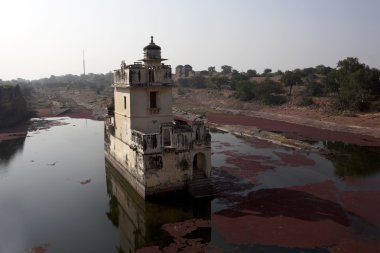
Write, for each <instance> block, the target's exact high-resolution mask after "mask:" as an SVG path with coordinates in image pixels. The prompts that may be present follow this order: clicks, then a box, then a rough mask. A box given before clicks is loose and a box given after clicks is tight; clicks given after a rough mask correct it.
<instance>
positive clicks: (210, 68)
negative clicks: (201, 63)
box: [207, 66, 216, 75]
mask: <svg viewBox="0 0 380 253" xmlns="http://www.w3.org/2000/svg"><path fill="white" fill-rule="evenodd" d="M207 70H208V74H209V75H213V74H215V73H216V70H215V67H214V66H210V67H208V69H207Z"/></svg>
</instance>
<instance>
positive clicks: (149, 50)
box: [143, 36, 166, 62]
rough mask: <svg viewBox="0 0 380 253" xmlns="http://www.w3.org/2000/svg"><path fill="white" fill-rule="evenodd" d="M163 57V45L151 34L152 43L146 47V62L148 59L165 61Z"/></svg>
mask: <svg viewBox="0 0 380 253" xmlns="http://www.w3.org/2000/svg"><path fill="white" fill-rule="evenodd" d="M164 60H166V59H162V58H161V47H159V46H158V45H156V44H155V43H154V42H153V36H150V44H149V45H147V46H146V47H144V59H143V61H144V62H148V61H160V62H161V61H164Z"/></svg>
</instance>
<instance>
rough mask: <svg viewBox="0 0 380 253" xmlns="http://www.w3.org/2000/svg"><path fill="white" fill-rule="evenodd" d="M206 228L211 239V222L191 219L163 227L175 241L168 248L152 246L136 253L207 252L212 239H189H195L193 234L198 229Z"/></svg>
mask: <svg viewBox="0 0 380 253" xmlns="http://www.w3.org/2000/svg"><path fill="white" fill-rule="evenodd" d="M202 228H206V229H208V230H209V237H210V238H211V222H210V221H209V220H201V219H191V220H186V221H182V222H176V223H169V224H165V225H163V226H162V229H164V230H165V231H167V232H168V233H169V234H170V235H171V236H172V237H173V241H174V242H172V243H170V244H169V245H168V246H166V247H164V248H163V249H160V248H159V247H158V246H150V247H144V248H141V249H138V250H137V251H136V253H158V252H165V253H166V252H173V253H174V252H184V253H185V252H189V253H197V252H199V253H201V252H206V251H207V247H208V242H209V241H210V238H209V239H207V240H204V239H203V238H196V236H195V238H189V237H193V236H191V234H192V233H193V232H195V231H196V230H198V229H202Z"/></svg>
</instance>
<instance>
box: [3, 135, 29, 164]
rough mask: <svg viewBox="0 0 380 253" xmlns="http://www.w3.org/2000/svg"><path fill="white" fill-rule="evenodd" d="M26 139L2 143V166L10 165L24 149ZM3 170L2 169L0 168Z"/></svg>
mask: <svg viewBox="0 0 380 253" xmlns="http://www.w3.org/2000/svg"><path fill="white" fill-rule="evenodd" d="M24 142H25V137H21V138H18V139H13V140H5V141H1V142H0V165H8V164H9V163H10V162H11V161H12V159H13V158H14V157H15V155H16V154H17V153H18V152H21V151H22V149H23V148H24ZM0 169H1V168H0Z"/></svg>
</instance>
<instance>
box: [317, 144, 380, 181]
mask: <svg viewBox="0 0 380 253" xmlns="http://www.w3.org/2000/svg"><path fill="white" fill-rule="evenodd" d="M323 145H324V147H325V149H327V152H328V153H327V154H326V157H327V158H328V159H329V160H330V161H331V162H332V163H333V165H334V167H335V171H334V173H335V175H337V176H339V177H367V176H371V175H374V174H376V173H377V172H379V171H380V148H379V147H362V146H358V145H353V144H346V143H343V142H328V141H327V142H323Z"/></svg>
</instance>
